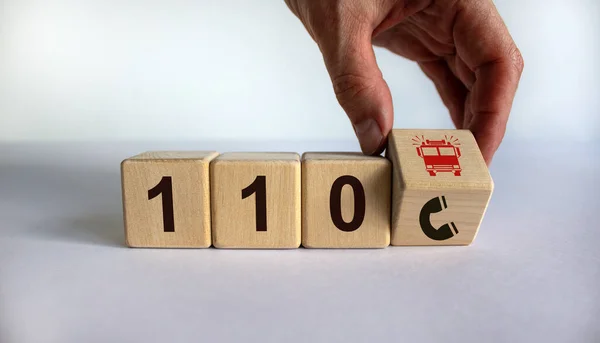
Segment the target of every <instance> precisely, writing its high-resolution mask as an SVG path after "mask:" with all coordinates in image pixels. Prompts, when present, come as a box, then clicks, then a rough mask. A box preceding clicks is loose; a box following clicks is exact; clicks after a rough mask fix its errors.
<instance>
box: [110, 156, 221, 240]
mask: <svg viewBox="0 0 600 343" xmlns="http://www.w3.org/2000/svg"><path fill="white" fill-rule="evenodd" d="M217 155H218V153H217V152H214V151H150V152H145V153H142V154H139V155H136V156H133V157H131V158H128V159H125V160H123V161H122V162H121V184H122V196H123V213H124V222H125V238H126V244H127V245H128V246H130V247H140V248H144V247H147V248H208V247H210V245H211V243H212V240H211V226H210V193H209V190H210V176H209V165H210V161H211V160H212V159H214V158H215V157H216V156H217ZM163 177H170V178H171V184H172V199H173V206H172V209H173V217H172V218H173V224H174V232H165V231H164V228H165V225H164V221H163V196H164V194H160V195H157V196H156V197H154V198H152V199H149V198H150V196H149V190H151V189H153V188H154V187H156V186H157V185H158V184H159V183H160V182H161V180H163ZM167 212H168V211H167Z"/></svg>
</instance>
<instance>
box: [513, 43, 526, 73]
mask: <svg viewBox="0 0 600 343" xmlns="http://www.w3.org/2000/svg"><path fill="white" fill-rule="evenodd" d="M510 58H511V61H512V64H513V65H514V66H515V69H517V72H518V74H519V75H521V74H522V73H523V69H524V68H525V60H524V59H523V54H521V51H520V50H519V48H517V47H516V46H514V47H513V48H512V49H511V51H510Z"/></svg>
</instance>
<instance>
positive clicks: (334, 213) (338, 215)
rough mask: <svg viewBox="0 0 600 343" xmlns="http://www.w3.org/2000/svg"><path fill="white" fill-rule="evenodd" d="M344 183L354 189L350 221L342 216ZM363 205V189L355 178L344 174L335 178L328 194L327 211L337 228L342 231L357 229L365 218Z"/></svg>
mask: <svg viewBox="0 0 600 343" xmlns="http://www.w3.org/2000/svg"><path fill="white" fill-rule="evenodd" d="M345 185H349V186H350V187H352V190H353V191H354V217H353V218H352V220H351V221H350V222H345V221H344V218H342V203H341V202H342V188H343V187H344V186H345ZM365 207H366V204H365V189H364V188H363V185H362V184H361V183H360V181H359V180H358V179H357V178H355V177H354V176H350V175H344V176H340V177H339V178H338V179H337V180H335V182H334V183H333V186H331V192H330V194H329V212H330V214H331V220H332V221H333V224H334V225H335V226H336V227H337V228H338V229H340V230H341V231H344V232H352V231H355V230H357V229H358V228H359V227H360V226H361V225H362V223H363V220H364V219H365Z"/></svg>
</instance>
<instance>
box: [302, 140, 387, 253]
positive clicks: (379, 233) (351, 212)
mask: <svg viewBox="0 0 600 343" xmlns="http://www.w3.org/2000/svg"><path fill="white" fill-rule="evenodd" d="M391 179H392V166H391V163H390V161H388V160H387V159H385V158H383V157H381V156H365V155H363V154H361V153H318V152H317V153H314V152H313V153H305V154H304V155H303V158H302V245H303V246H304V247H307V248H385V247H387V246H388V245H389V243H390V202H391Z"/></svg>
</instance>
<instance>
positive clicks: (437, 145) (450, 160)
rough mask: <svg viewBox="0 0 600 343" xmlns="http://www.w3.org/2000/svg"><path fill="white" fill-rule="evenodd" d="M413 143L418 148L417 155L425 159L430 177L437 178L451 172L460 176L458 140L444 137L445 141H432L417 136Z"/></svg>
mask: <svg viewBox="0 0 600 343" xmlns="http://www.w3.org/2000/svg"><path fill="white" fill-rule="evenodd" d="M413 142H414V143H413V144H414V145H416V146H417V147H416V148H417V155H419V157H421V158H422V159H423V162H424V163H425V169H426V170H427V172H428V173H429V175H431V176H436V175H437V173H441V172H450V173H453V174H454V175H455V176H460V173H461V171H462V168H461V167H460V163H459V162H458V159H459V158H460V148H459V147H458V145H460V143H459V141H458V138H454V136H450V138H448V137H447V136H444V139H440V140H432V139H425V137H423V136H421V137H418V136H417V137H415V138H413Z"/></svg>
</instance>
